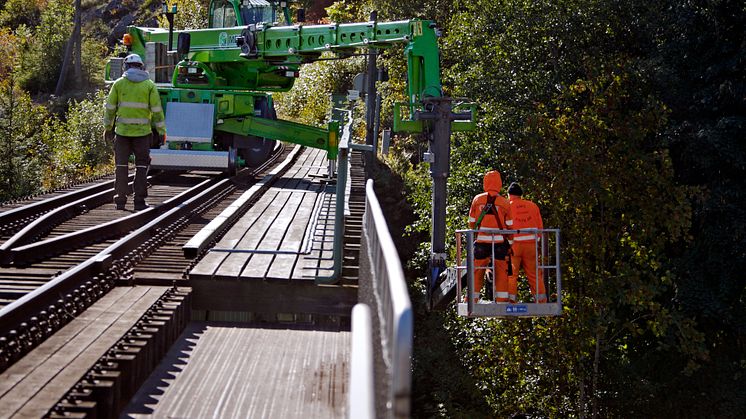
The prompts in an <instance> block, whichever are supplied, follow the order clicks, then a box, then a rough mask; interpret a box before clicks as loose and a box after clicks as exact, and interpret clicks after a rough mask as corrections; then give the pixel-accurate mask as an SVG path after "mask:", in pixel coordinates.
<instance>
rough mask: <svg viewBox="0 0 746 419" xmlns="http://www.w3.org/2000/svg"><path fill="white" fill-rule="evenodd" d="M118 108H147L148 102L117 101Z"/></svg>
mask: <svg viewBox="0 0 746 419" xmlns="http://www.w3.org/2000/svg"><path fill="white" fill-rule="evenodd" d="M119 107H120V108H133V109H148V104H147V103H143V102H119Z"/></svg>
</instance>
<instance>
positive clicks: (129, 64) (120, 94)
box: [104, 54, 166, 211]
mask: <svg viewBox="0 0 746 419" xmlns="http://www.w3.org/2000/svg"><path fill="white" fill-rule="evenodd" d="M124 68H125V72H124V75H122V77H120V78H119V79H117V81H115V82H114V85H112V86H111V91H110V92H109V97H108V98H107V100H106V112H105V114H104V127H105V133H104V136H105V137H106V139H107V140H109V139H111V138H112V137H113V138H114V162H115V164H116V172H115V173H116V180H115V182H114V191H115V193H116V195H115V196H114V203H115V204H116V206H117V209H119V210H123V209H124V207H125V204H126V203H127V194H128V192H129V188H128V187H127V174H128V169H127V161H128V160H129V156H130V154H134V155H135V187H134V190H135V210H136V211H139V210H143V209H145V208H147V207H148V205H147V203H146V202H145V197H147V195H148V189H147V183H146V177H147V173H148V165H149V163H150V144H151V142H152V132H153V130H154V129H155V130H156V131H157V132H158V135H159V136H160V137H163V136H164V135H166V123H165V117H164V115H163V108H162V107H161V99H160V97H159V95H158V90H157V89H156V87H155V83H153V82H152V81H151V80H150V76H149V75H148V72H147V71H145V66H144V65H143V62H142V59H141V58H140V56H139V55H137V54H130V55H128V56H127V57H125V59H124ZM115 133H116V136H115V135H114V134H115Z"/></svg>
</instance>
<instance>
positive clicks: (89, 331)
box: [0, 129, 413, 418]
mask: <svg viewBox="0 0 746 419" xmlns="http://www.w3.org/2000/svg"><path fill="white" fill-rule="evenodd" d="M345 132H346V135H345V136H343V138H342V139H341V141H340V150H339V157H338V160H337V163H336V164H330V162H329V161H328V160H327V158H326V154H325V153H324V152H323V151H321V150H317V149H310V148H304V147H300V146H295V147H292V146H289V145H288V146H286V145H280V146H278V147H277V148H276V149H275V151H274V153H273V156H272V158H271V159H270V160H269V161H268V162H267V163H265V164H264V165H262V166H260V167H258V168H255V169H252V170H244V171H243V172H241V173H239V174H237V175H235V176H232V177H227V176H217V177H216V176H215V175H214V174H208V173H203V172H194V171H192V172H178V173H173V172H167V173H154V174H153V175H152V176H151V177H150V179H149V183H150V186H149V198H148V200H149V202H150V203H151V205H152V207H150V208H149V209H146V210H144V211H139V212H135V211H132V210H130V208H129V207H128V208H127V209H126V210H125V211H116V210H115V209H114V204H113V203H112V196H113V193H114V191H113V181H112V180H111V179H106V178H104V179H100V180H97V181H95V182H90V183H88V184H83V185H77V186H75V187H71V188H67V189H64V190H60V191H57V192H54V193H49V194H46V195H42V196H39V197H35V198H34V199H29V200H25V201H21V202H17V203H14V204H12V205H6V206H4V207H1V208H0V235H1V236H2V237H1V238H2V243H1V244H0V265H1V266H0V417H3V418H4V417H54V418H60V417H65V418H69V417H118V416H120V415H121V416H124V417H193V418H202V417H241V418H245V417H261V418H271V417H276V418H290V417H323V418H329V417H354V418H372V417H408V416H409V413H410V411H409V404H410V386H411V384H410V383H411V379H410V369H411V352H412V321H413V319H412V309H411V304H410V300H409V296H408V293H407V287H406V284H405V281H404V277H403V272H402V268H401V263H400V261H399V259H398V256H397V254H396V249H395V247H394V244H393V241H392V239H391V236H390V234H389V231H388V228H387V226H386V221H385V219H384V216H383V213H382V211H381V208H380V207H379V204H378V200H377V197H376V195H375V192H374V189H373V183H372V181H371V180H367V182H366V176H365V171H364V164H363V159H362V157H361V154H362V153H363V152H364V151H361V149H364V148H365V146H362V147H361V146H356V145H354V144H352V143H351V142H350V141H349V129H346V130H345Z"/></svg>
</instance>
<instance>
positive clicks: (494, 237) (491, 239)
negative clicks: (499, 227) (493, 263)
mask: <svg viewBox="0 0 746 419" xmlns="http://www.w3.org/2000/svg"><path fill="white" fill-rule="evenodd" d="M477 241H478V242H480V243H502V242H504V241H505V239H504V238H503V236H502V234H484V233H479V234H478V235H477Z"/></svg>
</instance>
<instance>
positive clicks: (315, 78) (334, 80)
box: [274, 58, 365, 126]
mask: <svg viewBox="0 0 746 419" xmlns="http://www.w3.org/2000/svg"><path fill="white" fill-rule="evenodd" d="M364 65H365V64H364V61H363V60H362V59H360V58H352V59H348V60H341V61H340V60H329V61H319V62H316V63H313V64H309V65H306V66H304V67H303V68H302V69H301V74H300V77H299V78H298V79H296V81H295V85H294V87H293V89H292V90H290V91H289V92H285V93H277V94H275V95H274V99H275V107H276V109H277V113H278V114H279V115H281V117H283V118H286V119H291V120H294V121H297V122H302V123H306V124H310V125H316V126H320V125H324V124H326V122H328V121H329V110H330V103H331V102H330V98H331V95H332V94H333V93H343V94H346V93H347V90H348V89H351V88H352V79H353V78H354V77H355V75H356V74H357V73H359V72H361V71H363V69H364Z"/></svg>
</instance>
